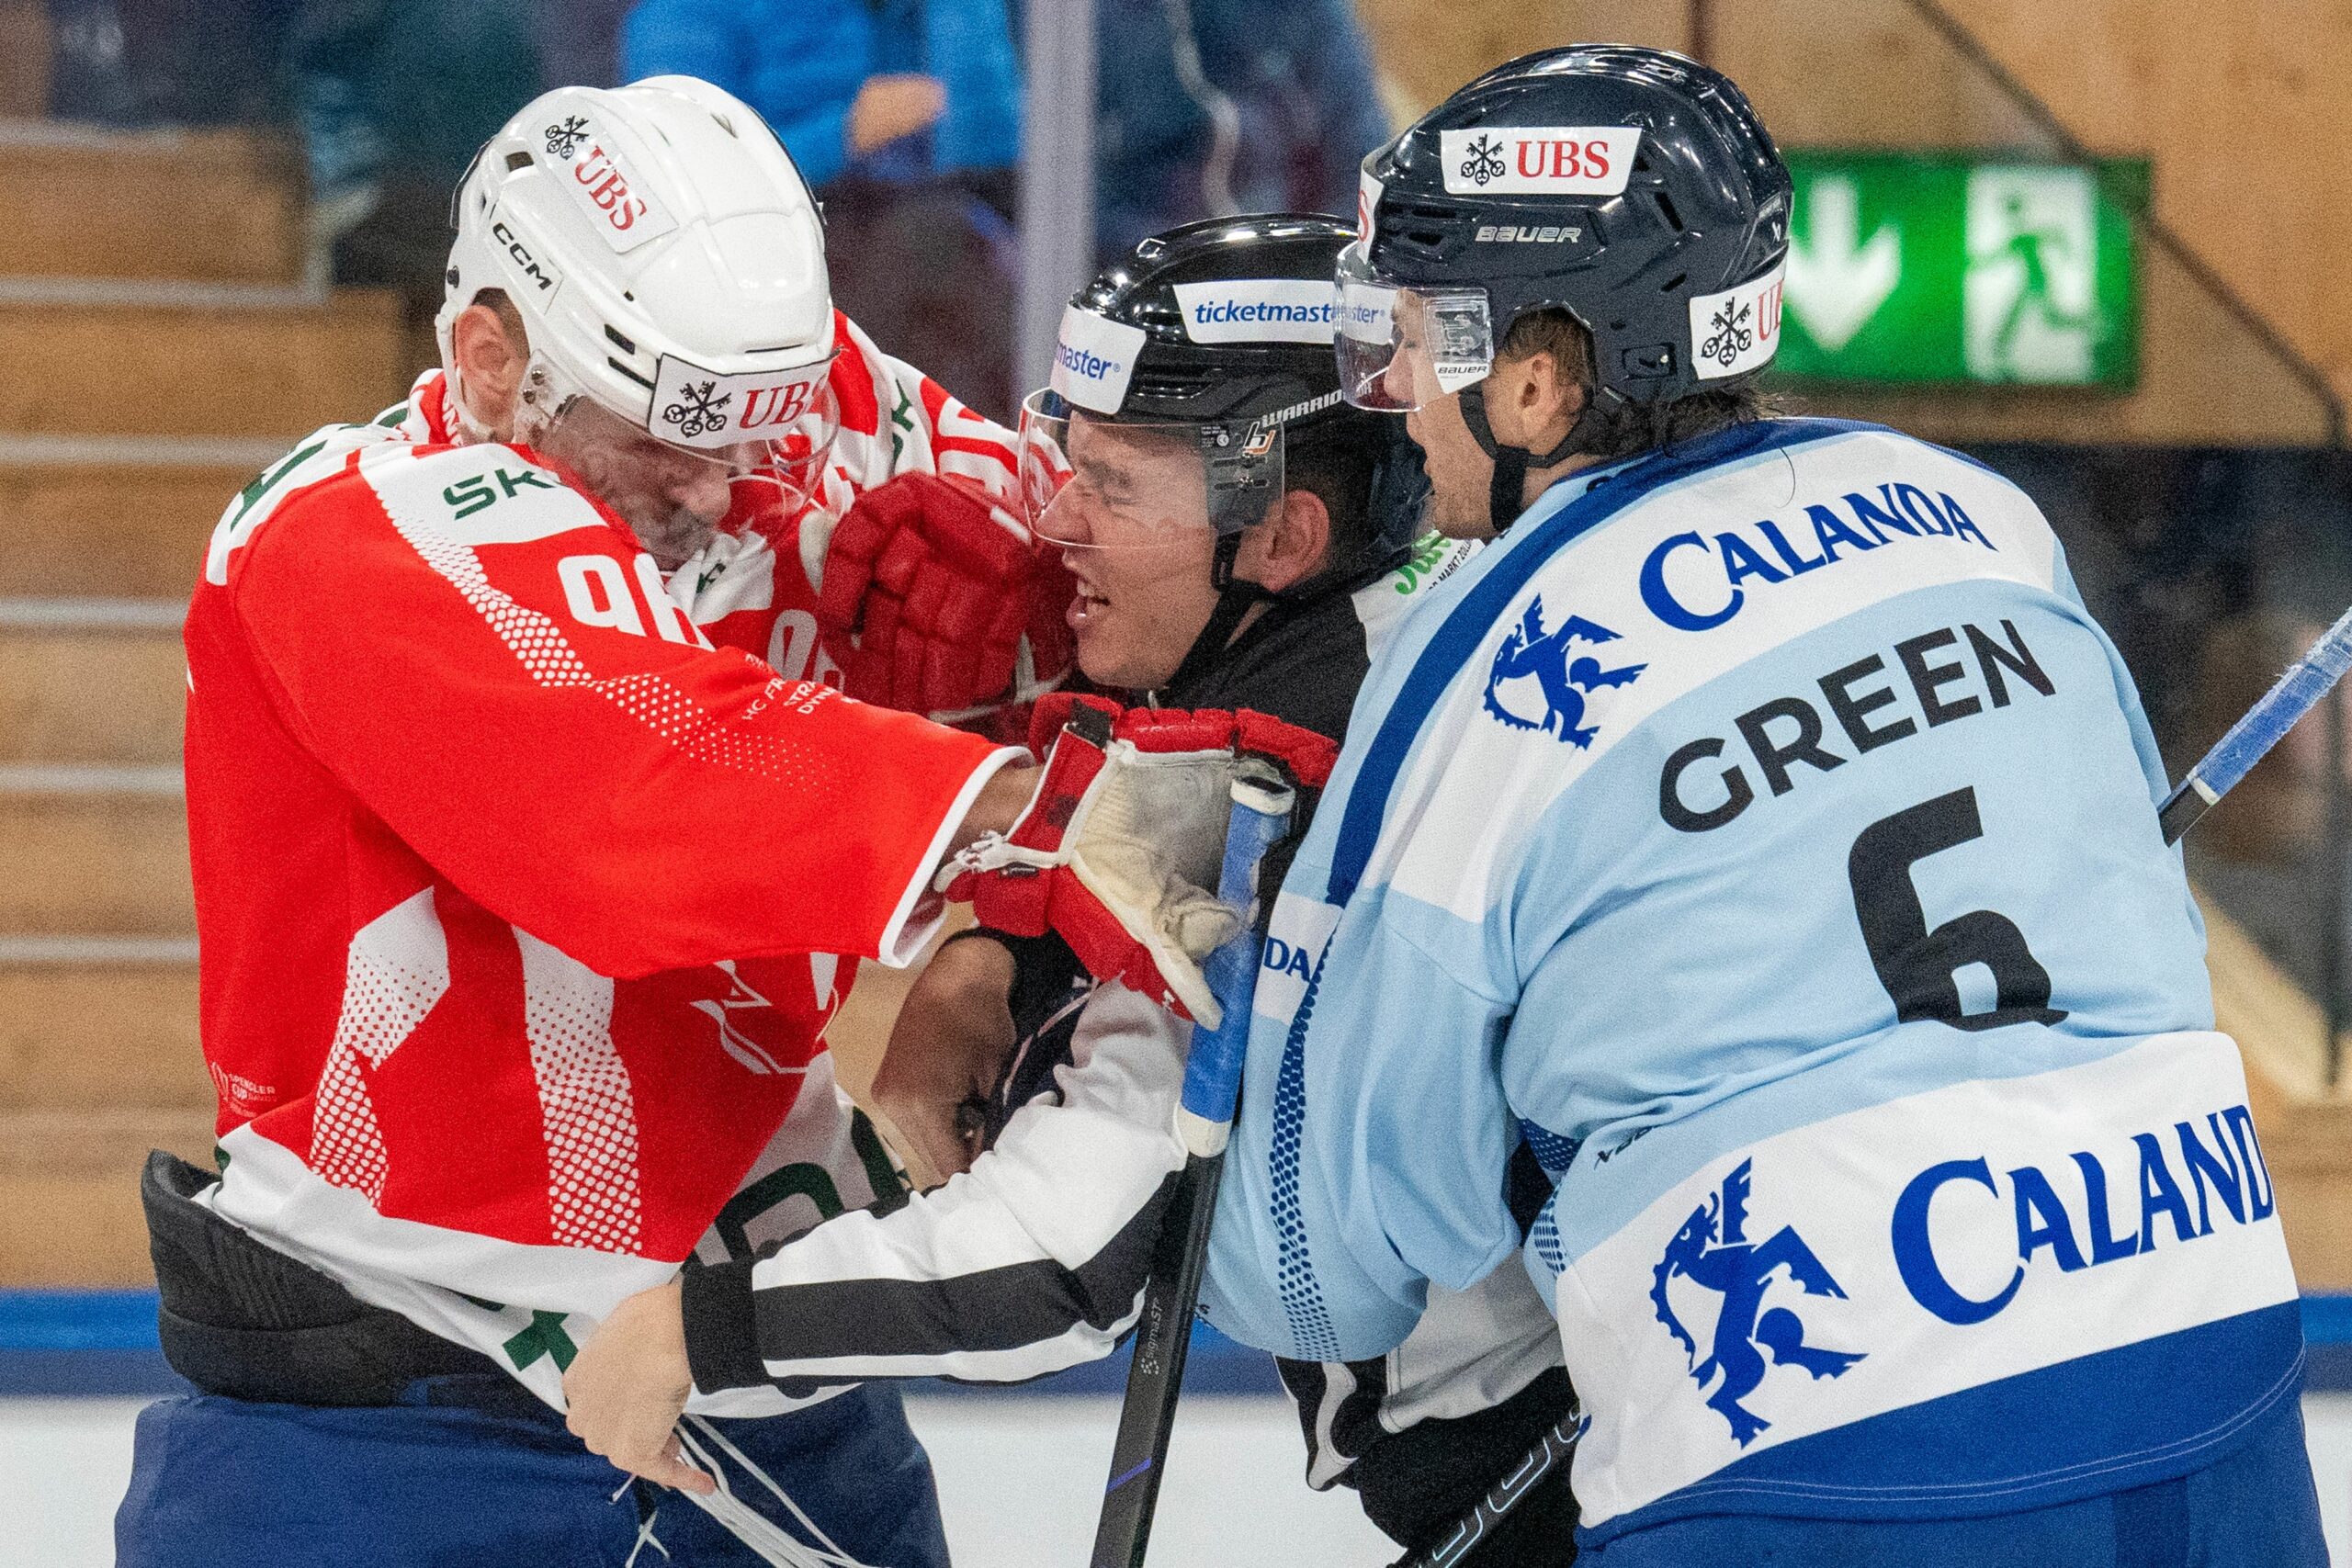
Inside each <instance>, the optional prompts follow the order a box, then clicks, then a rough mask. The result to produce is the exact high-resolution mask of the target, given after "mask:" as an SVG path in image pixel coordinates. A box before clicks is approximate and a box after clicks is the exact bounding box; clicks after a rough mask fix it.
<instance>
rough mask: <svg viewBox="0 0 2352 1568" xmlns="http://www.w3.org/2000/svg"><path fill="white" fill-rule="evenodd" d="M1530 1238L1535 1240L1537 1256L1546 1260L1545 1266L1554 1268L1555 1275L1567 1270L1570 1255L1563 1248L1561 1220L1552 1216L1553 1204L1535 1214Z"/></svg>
mask: <svg viewBox="0 0 2352 1568" xmlns="http://www.w3.org/2000/svg"><path fill="white" fill-rule="evenodd" d="M1528 1239H1529V1240H1531V1241H1532V1242H1534V1244H1535V1256H1536V1257H1538V1258H1542V1259H1543V1260H1544V1268H1546V1269H1550V1270H1552V1273H1553V1275H1554V1277H1555V1278H1556V1277H1557V1276H1559V1275H1562V1274H1565V1273H1566V1272H1567V1270H1568V1257H1567V1254H1566V1252H1564V1251H1562V1250H1561V1247H1560V1226H1559V1222H1558V1221H1556V1220H1555V1219H1554V1218H1553V1217H1552V1205H1551V1204H1549V1203H1546V1204H1544V1211H1543V1213H1539V1214H1537V1215H1536V1216H1535V1224H1533V1225H1532V1227H1530V1228H1529V1231H1528Z"/></svg>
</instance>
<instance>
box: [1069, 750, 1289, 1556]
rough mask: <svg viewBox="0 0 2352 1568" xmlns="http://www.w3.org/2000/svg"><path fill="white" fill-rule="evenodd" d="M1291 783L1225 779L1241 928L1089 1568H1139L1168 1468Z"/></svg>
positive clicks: (1211, 969)
mask: <svg viewBox="0 0 2352 1568" xmlns="http://www.w3.org/2000/svg"><path fill="white" fill-rule="evenodd" d="M1292 805H1293V796H1292V791H1291V788H1290V786H1289V785H1288V784H1285V783H1283V780H1282V779H1281V778H1280V777H1279V776H1278V775H1277V774H1275V773H1274V772H1273V770H1272V768H1264V769H1262V770H1258V769H1252V768H1248V767H1247V766H1246V765H1245V771H1244V772H1243V773H1241V775H1240V776H1238V777H1237V778H1236V779H1235V780H1234V781H1233V815H1232V818H1231V819H1230V820H1229V821H1228V822H1227V827H1226V832H1225V865H1224V868H1223V870H1222V872H1221V873H1220V874H1219V875H1218V878H1217V889H1216V894H1217V897H1218V898H1219V899H1221V900H1222V901H1224V902H1225V903H1227V904H1228V905H1230V906H1231V907H1233V908H1236V909H1238V910H1240V911H1242V920H1241V927H1240V929H1239V930H1238V931H1235V932H1234V933H1233V935H1231V936H1230V937H1227V939H1226V941H1225V943H1224V945H1222V946H1221V947H1219V948H1217V950H1216V952H1214V953H1210V954H1209V956H1208V962H1207V963H1206V964H1203V965H1202V971H1203V974H1204V976H1205V977H1206V978H1207V980H1208V984H1209V991H1210V994H1212V995H1213V996H1215V997H1216V1002H1217V1009H1218V1011H1219V1012H1220V1013H1221V1014H1222V1017H1221V1019H1220V1021H1219V1022H1218V1024H1217V1027H1216V1028H1215V1029H1209V1028H1206V1027H1204V1026H1203V1025H1200V1024H1197V1023H1196V1024H1194V1025H1193V1043H1192V1049H1191V1052H1190V1054H1189V1055H1187V1056H1186V1057H1185V1061H1184V1099H1183V1103H1182V1107H1181V1108H1180V1109H1179V1110H1178V1111H1177V1112H1176V1130H1177V1133H1178V1135H1180V1136H1181V1137H1182V1139H1183V1140H1184V1170H1183V1174H1182V1176H1180V1177H1179V1178H1177V1181H1176V1190H1175V1192H1174V1194H1173V1196H1172V1198H1171V1200H1170V1203H1169V1208H1168V1213H1167V1216H1166V1217H1165V1218H1164V1219H1162V1220H1161V1221H1160V1225H1159V1242H1158V1244H1157V1246H1156V1247H1154V1248H1153V1251H1152V1259H1151V1278H1150V1280H1149V1281H1148V1283H1147V1284H1146V1285H1145V1286H1144V1295H1143V1315H1142V1316H1141V1317H1140V1318H1138V1319H1136V1340H1135V1360H1134V1361H1133V1363H1131V1364H1130V1365H1129V1367H1128V1368H1127V1393H1126V1399H1125V1403H1124V1404H1122V1405H1121V1406H1120V1409H1119V1435H1118V1437H1117V1438H1115V1439H1114V1440H1113V1442H1112V1445H1111V1482H1110V1484H1109V1485H1108V1486H1106V1487H1104V1488H1103V1517H1102V1520H1101V1522H1100V1523H1098V1524H1097V1525H1096V1527H1095V1531H1094V1556H1093V1558H1092V1560H1091V1561H1092V1563H1093V1568H1140V1565H1141V1563H1142V1562H1143V1555H1144V1549H1145V1548H1146V1547H1147V1546H1148V1545H1149V1544H1150V1541H1151V1516H1152V1510H1153V1508H1154V1506H1156V1505H1157V1504H1158V1503H1159V1477H1160V1473H1161V1472H1163V1471H1164V1470H1166V1469H1167V1468H1168V1434H1169V1431H1170V1428H1171V1427H1173V1426H1174V1425H1175V1421H1176V1395H1177V1393H1178V1391H1179V1390H1180V1389H1181V1388H1182V1385H1183V1382H1184V1352H1185V1351H1186V1349H1187V1348H1189V1347H1190V1346H1191V1344H1192V1336H1193V1306H1194V1304H1195V1303H1197V1302H1198V1301H1199V1300H1200V1294H1201V1269H1202V1266H1203V1264H1204V1262H1205V1261H1206V1260H1207V1257H1208V1244H1209V1216H1210V1215H1211V1214H1212V1213H1215V1212H1216V1190H1217V1181H1218V1179H1219V1177H1220V1176H1222V1175H1223V1173H1224V1170H1225V1145H1226V1140H1227V1138H1228V1137H1230V1136H1231V1135H1232V1132H1233V1111H1234V1107H1235V1105H1236V1103H1237V1102H1238V1100H1239V1098H1240V1094H1241V1063H1242V1057H1243V1055H1244V1054H1245V1052H1246V1051H1247V1049H1248V1046H1249V1043H1250V1004H1251V1002H1252V1001H1253V1000H1254V999H1255V997H1256V994H1257V988H1258V948H1259V941H1258V918H1257V901H1258V864H1259V862H1261V860H1263V859H1264V858H1265V854H1266V852H1267V851H1268V850H1269V849H1271V848H1272V847H1273V846H1274V845H1275V844H1276V843H1278V842H1280V841H1281V840H1282V836H1283V834H1284V833H1285V832H1288V831H1289V830H1290V818H1291V808H1292Z"/></svg>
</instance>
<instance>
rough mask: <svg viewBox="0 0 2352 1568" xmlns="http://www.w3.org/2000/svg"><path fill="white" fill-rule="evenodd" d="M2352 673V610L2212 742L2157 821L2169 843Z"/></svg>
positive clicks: (2166, 804)
mask: <svg viewBox="0 0 2352 1568" xmlns="http://www.w3.org/2000/svg"><path fill="white" fill-rule="evenodd" d="M2347 669H2352V610H2346V611H2345V612H2344V614H2343V615H2342V616H2341V617H2340V618H2339V619H2338V620H2337V621H2336V623H2335V625H2334V626H2330V627H2328V628H2327V630H2326V631H2325V632H2324V633H2323V634H2322V635H2321V637H2320V639H2319V640H2318V641H2317V642H2315V643H2313V644H2312V646H2311V648H2310V649H2309V651H2307V652H2305V653H2304V655H2303V656H2302V657H2301V659H2298V660H2295V662H2294V663H2293V664H2292V665H2290V666H2289V667H2288V670H2287V672H2286V673H2285V674H2284V675H2281V676H2279V677H2278V684H2276V685H2274V686H2272V687H2271V688H2270V690H2268V691H2267V692H2265V693H2263V694H2262V700H2261V701H2260V702H2257V703H2256V704H2255V705H2254V706H2252V707H2250V708H2248V709H2246V710H2245V716H2243V717H2241V718H2240V719H2239V720H2238V721H2237V722H2236V723H2235V724H2233V725H2232V726H2230V732H2229V733H2228V734H2227V735H2224V736H2222V739H2219V740H2217V741H2215V742H2214V743H2213V749H2212V750H2211V751H2208V752H2206V753H2205V755H2204V757H2203V758H2202V759H2200V760H2199V762H2198V764H2197V765H2196V766H2195V767H2193V768H2191V769H2189V770H2188V777H2187V778H2185V779H2183V780H2181V781H2180V784H2179V786H2178V787H2177V788H2176V789H2175V790H2174V791H2173V792H2172V794H2170V795H2166V796H2165V803H2164V807H2163V808H2162V810H2160V811H2159V812H2158V813H2157V820H2158V821H2160V822H2162V823H2163V824H2164V829H2165V843H2167V844H2177V843H2178V842H2179V841H2180V836H2181V835H2182V834H2183V833H2186V832H2188V827H2189V824H2190V823H2192V822H2194V821H2196V820H2197V819H2198V818H2199V817H2202V816H2204V815H2205V813H2206V812H2207V811H2208V810H2210V809H2211V807H2212V805H2213V803H2214V802H2215V801H2217V800H2219V799H2221V798H2222V796H2223V795H2227V794H2229V793H2230V791H2231V790H2233V789H2234V788H2236V787H2237V784H2238V783H2239V781H2241V780H2242V779H2244V778H2245V776H2246V774H2248V773H2252V772H2253V771H2254V765H2255V764H2256V762H2259V761H2262V759H2263V757H2264V755H2265V754H2266V753H2267V752H2268V751H2269V750H2270V749H2271V748H2272V747H2273V746H2276V745H2278V742H2279V741H2280V740H2282V739H2285V738H2286V735H2287V731H2289V730H2290V729H2292V728H2295V721H2296V720H2298V719H2300V718H2301V717H2302V716H2303V715H2305V714H2307V713H2309V712H2311V711H2312V709H2313V708H2315V707H2317V706H2319V705H2320V699H2322V698H2323V697H2324V696H2326V695H2327V694H2328V693H2329V692H2330V691H2332V690H2334V689H2335V682H2338V681H2340V680H2342V679H2343V678H2344V672H2345V671H2346V670H2347Z"/></svg>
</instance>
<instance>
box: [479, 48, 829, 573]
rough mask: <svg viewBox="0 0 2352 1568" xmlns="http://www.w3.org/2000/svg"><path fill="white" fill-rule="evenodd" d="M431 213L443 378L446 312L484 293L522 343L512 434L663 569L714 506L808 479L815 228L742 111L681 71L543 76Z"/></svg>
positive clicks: (821, 391) (820, 318) (770, 512)
mask: <svg viewBox="0 0 2352 1568" xmlns="http://www.w3.org/2000/svg"><path fill="white" fill-rule="evenodd" d="M451 219H452V221H453V224H454V226H455V228H456V230H457V240H456V243H454V244H453V245H452V246H451V247H450V251H449V265H448V271H447V292H446V294H445V296H444V299H443V300H442V306H441V312H440V315H439V317H438V318H437V320H436V321H435V331H436V333H437V335H438V337H439V339H440V347H441V358H442V363H443V365H444V366H446V367H448V369H449V375H450V377H451V379H452V382H453V390H458V391H460V393H462V389H461V388H458V387H456V386H455V385H454V383H455V382H456V379H457V377H458V370H457V362H456V355H455V354H454V352H453V350H454V344H453V341H452V340H453V334H454V327H455V323H456V321H457V318H458V314H459V313H460V312H461V311H463V310H465V309H466V307H468V306H469V305H471V304H473V303H474V302H475V301H476V299H477V298H478V297H479V296H480V294H481V291H482V290H483V289H485V288H496V289H499V290H502V291H503V293H504V294H505V296H506V297H507V299H510V300H512V301H513V302H514V305H515V309H516V310H518V311H519V312H520V313H521V316H522V320H523V323H524V326H525V329H526V333H528V335H529V339H530V359H529V364H528V366H527V367H526V371H525V374H524V380H523V383H522V387H521V390H520V395H519V398H520V400H519V402H518V405H517V407H516V411H515V438H516V439H517V440H520V441H524V442H526V443H528V444H529V445H531V446H535V447H537V448H538V449H540V450H541V451H543V452H544V453H546V454H547V455H548V456H549V457H554V458H556V459H557V460H559V461H560V462H563V463H565V464H567V465H569V466H571V468H573V469H574V470H575V472H577V473H578V474H579V476H580V477H581V478H582V480H583V482H585V483H587V484H588V486H589V488H590V489H591V490H593V491H596V492H597V493H598V495H599V497H600V498H601V499H602V500H604V501H605V502H606V503H607V504H608V505H610V506H612V507H613V508H614V509H615V510H616V512H618V513H620V514H621V515H622V516H623V518H624V519H625V520H626V521H628V523H629V524H630V525H632V526H633V527H635V528H636V529H637V531H638V534H639V538H640V539H641V540H642V541H643V543H644V544H645V545H646V547H648V548H649V549H650V550H652V551H653V552H654V554H655V555H656V556H657V557H662V556H668V557H671V558H672V559H665V560H664V561H663V564H664V565H665V566H667V565H673V564H675V558H684V555H686V554H687V553H690V552H691V550H692V549H693V548H694V547H695V545H696V543H697V536H706V537H707V535H708V534H709V533H710V532H711V531H712V529H713V528H715V527H717V526H718V525H720V523H721V518H720V516H718V515H714V511H716V513H723V514H724V515H725V517H726V518H728V519H731V520H734V521H736V522H741V521H742V520H743V519H745V518H747V517H753V516H758V515H766V516H769V517H774V516H775V508H776V507H777V506H779V505H781V506H782V507H783V508H784V513H785V514H786V515H789V514H790V513H794V512H797V510H798V509H799V506H800V504H801V503H802V502H805V501H806V500H807V499H808V498H809V496H810V495H812V494H813V493H814V491H815V489H816V485H817V482H818V480H819V478H820V474H821V470H822V467H823V463H824V458H825V454H826V451H827V449H828V448H829V447H830V446H831V442H832V436H833V434H834V431H835V430H836V428H837V423H836V411H835V409H834V406H833V401H832V396H831V389H830V388H829V387H828V384H827V380H826V377H827V372H828V369H829V367H831V362H832V359H833V355H834V354H835V353H836V352H837V349H836V345H835V343H834V335H833V309H832V294H831V288H830V287H829V284H828V281H827V278H826V274H825V235H824V228H823V224H822V222H821V221H820V219H819V217H818V213H817V206H816V202H815V201H814V200H813V199H812V198H811V197H810V196H809V186H808V184H807V182H806V181H805V180H803V179H802V178H801V175H800V171H799V170H798V169H797V167H795V166H794V164H793V162H792V160H791V158H790V156H789V155H787V154H786V152H785V150H784V146H783V144H782V143H781V142H780V141H777V140H776V137H775V132H774V131H772V130H769V129H768V126H767V123H766V122H765V121H764V120H763V119H762V118H760V116H759V115H758V113H757V112H756V111H754V110H753V109H752V108H751V107H749V106H747V105H745V104H744V103H742V102H741V100H740V99H738V98H736V97H734V96H731V95H729V94H728V93H727V92H725V91H723V90H721V89H720V88H718V87H716V86H713V85H711V84H709V83H707V82H703V81H698V80H696V79H695V78H694V77H691V76H654V77H649V78H647V79H646V80H644V81H642V82H637V83H633V84H631V85H628V86H626V87H617V88H595V87H560V88H557V89H556V90H555V91H553V92H550V93H546V94H543V95H541V96H539V97H537V98H536V99H534V100H533V101H532V102H531V103H530V104H529V105H528V106H527V107H525V108H524V109H523V111H522V112H521V113H520V114H518V115H516V116H515V118H513V119H511V120H509V121H508V122H507V123H506V125H505V126H504V127H503V129H501V130H500V131H499V132H498V134H497V135H496V136H494V137H492V138H491V140H490V141H489V142H488V143H487V144H486V145H485V146H483V148H482V149H481V152H478V153H476V154H475V156H474V162H473V165H472V167H471V168H469V170H468V171H467V173H466V175H465V178H464V179H463V180H462V181H460V182H459V184H458V191H457V196H456V197H455V202H454V207H453V210H452V212H451ZM458 407H459V408H460V409H461V410H462V409H463V407H464V403H463V400H462V396H461V397H460V399H459V401H458ZM474 434H478V435H479V434H481V432H480V431H476V432H474ZM747 481H749V482H750V484H751V486H752V494H751V495H749V496H747V495H746V494H744V493H741V492H742V491H743V487H744V484H745V483H746V482H747ZM778 491H781V494H779V493H777V492H778ZM730 495H731V499H722V500H720V501H714V500H713V499H712V498H713V497H714V496H716V497H719V498H728V497H730ZM696 496H698V497H699V499H698V500H696V499H694V498H695V497H696Z"/></svg>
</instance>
